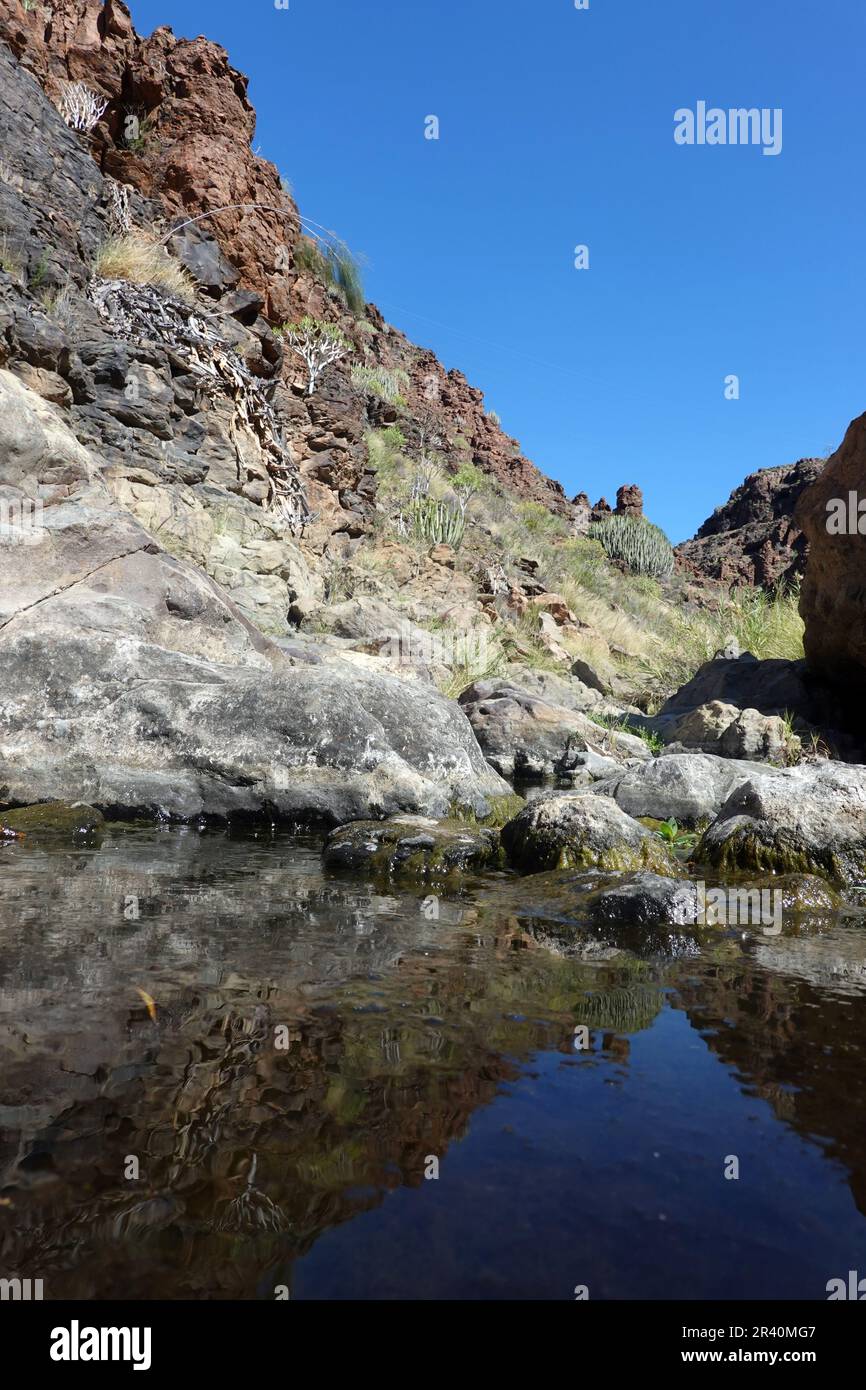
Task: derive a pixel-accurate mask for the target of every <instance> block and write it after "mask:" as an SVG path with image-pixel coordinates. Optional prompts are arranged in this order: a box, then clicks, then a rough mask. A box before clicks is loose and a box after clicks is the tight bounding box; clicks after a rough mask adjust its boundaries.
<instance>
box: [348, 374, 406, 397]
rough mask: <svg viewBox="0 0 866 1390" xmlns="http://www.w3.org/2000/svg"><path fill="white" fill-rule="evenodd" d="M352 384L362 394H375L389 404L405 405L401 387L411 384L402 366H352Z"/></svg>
mask: <svg viewBox="0 0 866 1390" xmlns="http://www.w3.org/2000/svg"><path fill="white" fill-rule="evenodd" d="M349 375H350V377H351V379H352V385H353V386H354V388H355V390H356V391H359V392H360V393H361V394H362V395H367V396H375V397H376V398H377V400H380V401H385V402H386V403H387V404H388V405H404V404H405V402H404V400H403V397H402V395H401V393H400V388H401V387H404V388H405V387H407V386H408V385H409V377H408V375H407V373H406V372H404V371H403V369H402V368H401V367H396V368H394V369H391V368H389V367H366V366H357V367H352V369H351V371H350V373H349Z"/></svg>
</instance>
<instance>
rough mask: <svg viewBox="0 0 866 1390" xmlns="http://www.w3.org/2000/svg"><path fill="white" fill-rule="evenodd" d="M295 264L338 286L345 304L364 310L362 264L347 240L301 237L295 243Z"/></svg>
mask: <svg viewBox="0 0 866 1390" xmlns="http://www.w3.org/2000/svg"><path fill="white" fill-rule="evenodd" d="M295 265H296V266H297V268H298V270H300V271H301V272H302V273H303V274H306V275H309V276H310V277H311V278H312V279H314V280H318V281H319V282H320V283H321V284H323V285H330V286H331V287H333V288H334V289H336V290H337V291H338V293H339V295H340V297H341V299H342V300H343V301H344V303H345V305H346V308H347V309H349V311H350V312H351V313H353V314H362V313H363V312H364V309H365V308H366V299H365V297H364V284H363V278H362V275H361V267H360V264H359V262H358V259H357V257H355V256H353V255H352V252H351V251H350V250H349V248H348V246H347V245H346V243H345V242H344V241H339V240H338V239H337V238H334V239H333V240H330V241H325V240H321V239H320V240H316V241H314V240H313V238H312V237H308V236H304V237H301V239H300V241H299V242H298V244H297V246H296V247H295Z"/></svg>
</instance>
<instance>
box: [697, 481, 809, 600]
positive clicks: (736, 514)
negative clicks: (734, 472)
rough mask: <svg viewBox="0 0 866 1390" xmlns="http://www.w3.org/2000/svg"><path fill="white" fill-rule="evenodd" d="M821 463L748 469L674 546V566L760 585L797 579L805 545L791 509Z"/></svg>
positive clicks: (705, 575) (728, 580)
mask: <svg viewBox="0 0 866 1390" xmlns="http://www.w3.org/2000/svg"><path fill="white" fill-rule="evenodd" d="M823 466H824V460H823V459H800V461H799V463H794V464H789V465H785V466H784V467H781V468H762V469H761V470H760V471H759V472H758V473H752V474H750V475H749V477H748V478H746V480H745V482H744V483H742V484H741V485H740V487H738V488H735V490H734V491H733V492H732V493H731V495H730V497H729V499H728V501H727V502H726V503H725V504H724V506H722V507H717V508H716V510H715V511H714V512H713V515H712V516H711V517H709V518H708V519H707V520H706V521H705V522H704V524H703V526H701V527H700V529H699V531H698V533H697V535H696V536H695V537H694V539H693V540H690V541H683V543H682V544H681V545H678V546H676V547H675V553H676V555H677V559H678V563H679V568H680V569H681V570H683V571H685V572H686V573H691V574H695V575H697V576H699V577H701V578H704V579H714V580H720V581H722V582H723V583H726V584H754V585H760V586H762V587H764V588H772V587H774V586H775V585H776V584H778V583H779V581H780V580H786V581H791V580H793V579H795V578H797V577H798V576H799V575H801V574H802V573H803V568H804V564H805V557H806V548H807V546H806V539H805V537H804V536H803V534H802V532H801V531H800V530H799V529H798V526H797V524H796V523H795V521H794V509H795V507H796V505H797V501H798V499H799V497H800V496H801V494H802V493H803V492H804V491H805V489H806V488H807V487H809V485H810V484H811V483H813V482H814V480H815V479H816V478H817V476H818V474H819V473H820V472H821V469H822V468H823Z"/></svg>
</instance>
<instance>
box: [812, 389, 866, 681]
mask: <svg viewBox="0 0 866 1390" xmlns="http://www.w3.org/2000/svg"><path fill="white" fill-rule="evenodd" d="M860 502H863V512H860V511H859V505H858V504H859V503H860ZM795 520H796V521H797V523H798V524H799V525H800V526H801V527H802V528H803V532H804V534H805V536H806V538H807V540H808V542H809V563H808V565H807V566H806V578H805V580H804V582H803V588H802V593H801V597H800V613H801V614H802V616H803V620H804V622H805V624H806V636H805V644H806V658H807V661H808V662H809V665H810V666H811V667H812V668H813V669H815V670H817V671H820V672H821V673H822V674H823V675H824V676H826V677H827V678H828V679H830V680H832V681H833V682H834V683H835V684H836V685H838V686H839V687H840V688H841V689H843V690H849V691H856V692H857V693H858V694H859V695H860V696H861V697H862V692H863V691H864V690H866V534H861V532H860V530H859V526H860V524H861V523H862V526H863V532H864V533H866V415H861V416H859V418H858V419H856V420H854V421H853V422H852V424H851V425H849V427H848V432H847V434H846V435H845V438H844V440H843V441H842V444H841V445H840V446H839V448H838V449H837V450H836V452H835V454H833V455H832V457H831V458H830V459H828V461H827V464H826V467H825V468H824V470H823V472H822V473H821V475H820V476H819V478H818V479H817V481H816V482H814V483H813V484H812V486H811V487H810V488H809V489H808V490H807V491H806V492H804V494H803V496H802V497H801V498H800V501H799V504H798V507H797V512H796V518H795Z"/></svg>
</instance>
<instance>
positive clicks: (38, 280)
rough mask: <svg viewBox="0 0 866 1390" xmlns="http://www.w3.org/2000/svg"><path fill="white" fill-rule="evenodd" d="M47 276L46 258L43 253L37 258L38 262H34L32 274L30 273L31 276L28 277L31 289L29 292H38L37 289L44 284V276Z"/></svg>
mask: <svg viewBox="0 0 866 1390" xmlns="http://www.w3.org/2000/svg"><path fill="white" fill-rule="evenodd" d="M47 274H48V257H47V256H46V255H45V253H44V252H43V254H42V255H41V256H40V257H39V260H38V261H37V262H36V265H35V266H34V268H33V273H32V275H31V276H30V288H31V290H38V289H41V287H42V285H44V283H45V276H46V275H47Z"/></svg>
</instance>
